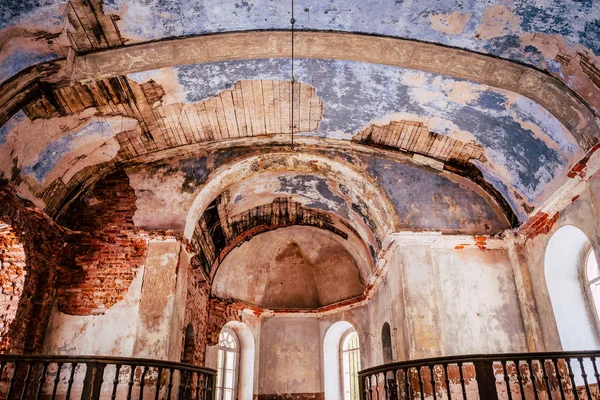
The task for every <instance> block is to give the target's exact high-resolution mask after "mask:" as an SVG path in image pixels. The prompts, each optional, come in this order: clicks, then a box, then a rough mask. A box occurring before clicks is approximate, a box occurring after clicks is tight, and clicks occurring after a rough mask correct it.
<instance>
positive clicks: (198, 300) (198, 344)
mask: <svg viewBox="0 0 600 400" xmlns="http://www.w3.org/2000/svg"><path fill="white" fill-rule="evenodd" d="M209 292H210V286H209V284H208V282H207V279H206V276H205V275H204V273H203V272H202V271H200V270H198V269H191V270H190V274H189V275H188V282H187V297H186V303H185V316H184V324H183V326H184V327H187V326H188V324H191V325H192V327H193V330H194V341H193V345H189V344H188V346H186V340H185V333H186V332H185V331H183V335H182V341H183V344H184V346H183V352H184V353H185V352H187V354H182V359H185V360H186V361H188V362H191V363H194V364H200V365H203V364H204V356H205V351H206V342H207V340H206V339H207V330H206V327H207V323H208V307H209ZM186 347H187V348H186ZM190 347H191V349H190Z"/></svg>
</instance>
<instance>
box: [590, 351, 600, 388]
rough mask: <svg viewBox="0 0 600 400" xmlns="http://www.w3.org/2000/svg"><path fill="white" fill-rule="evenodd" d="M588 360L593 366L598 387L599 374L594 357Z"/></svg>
mask: <svg viewBox="0 0 600 400" xmlns="http://www.w3.org/2000/svg"><path fill="white" fill-rule="evenodd" d="M590 361H591V362H592V365H593V366H594V376H595V377H596V385H598V386H599V387H600V374H598V367H597V366H596V357H590Z"/></svg>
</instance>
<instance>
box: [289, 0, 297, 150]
mask: <svg viewBox="0 0 600 400" xmlns="http://www.w3.org/2000/svg"><path fill="white" fill-rule="evenodd" d="M291 1H292V19H291V20H290V23H291V24H292V77H291V86H292V112H291V117H292V127H291V130H292V150H293V149H294V83H295V82H296V78H295V77H294V25H295V24H296V20H295V19H294V0H291Z"/></svg>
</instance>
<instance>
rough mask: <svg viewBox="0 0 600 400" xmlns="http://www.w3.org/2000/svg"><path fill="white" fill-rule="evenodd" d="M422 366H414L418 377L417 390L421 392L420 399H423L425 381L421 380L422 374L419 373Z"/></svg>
mask: <svg viewBox="0 0 600 400" xmlns="http://www.w3.org/2000/svg"><path fill="white" fill-rule="evenodd" d="M422 368H423V367H418V368H416V370H417V377H418V378H419V391H420V392H421V400H425V383H424V382H423V375H422V374H421V372H422V371H421V369H422Z"/></svg>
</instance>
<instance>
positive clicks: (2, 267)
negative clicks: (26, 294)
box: [0, 226, 26, 352]
mask: <svg viewBox="0 0 600 400" xmlns="http://www.w3.org/2000/svg"><path fill="white" fill-rule="evenodd" d="M25 268H26V257H25V249H24V246H23V243H22V242H21V239H20V235H19V234H18V233H17V232H15V231H14V229H13V228H10V227H9V226H7V227H5V228H3V229H1V230H0V285H1V290H2V292H1V295H0V310H1V311H0V321H2V322H1V325H0V337H1V338H2V340H1V342H0V351H1V352H6V351H7V350H9V349H10V348H11V345H12V343H11V340H10V337H9V333H10V328H11V325H12V324H13V322H14V320H15V317H16V315H17V309H18V307H19V300H20V299H21V295H22V294H23V285H24V283H25Z"/></svg>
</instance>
